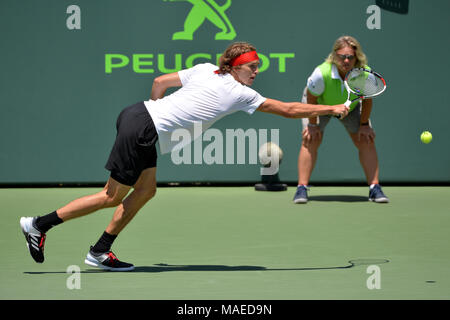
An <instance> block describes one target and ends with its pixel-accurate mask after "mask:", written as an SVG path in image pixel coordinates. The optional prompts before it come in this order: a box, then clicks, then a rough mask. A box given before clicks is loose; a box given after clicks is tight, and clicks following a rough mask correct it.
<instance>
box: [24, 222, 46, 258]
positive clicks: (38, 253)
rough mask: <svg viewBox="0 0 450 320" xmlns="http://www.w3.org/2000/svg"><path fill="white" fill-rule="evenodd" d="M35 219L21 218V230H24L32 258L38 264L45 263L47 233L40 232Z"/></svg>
mask: <svg viewBox="0 0 450 320" xmlns="http://www.w3.org/2000/svg"><path fill="white" fill-rule="evenodd" d="M35 220H36V218H33V217H22V218H20V228H21V229H22V232H23V235H24V236H25V240H26V241H27V247H28V251H30V254H31V257H33V259H34V261H36V262H37V263H42V262H44V245H45V238H46V236H45V233H42V232H40V231H39V230H38V229H37V228H36V226H35V224H34V221H35Z"/></svg>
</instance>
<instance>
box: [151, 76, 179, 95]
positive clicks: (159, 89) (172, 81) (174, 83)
mask: <svg viewBox="0 0 450 320" xmlns="http://www.w3.org/2000/svg"><path fill="white" fill-rule="evenodd" d="M181 86H182V84H181V80H180V77H179V76H178V72H174V73H169V74H165V75H162V76H159V77H157V78H155V79H154V80H153V86H152V93H151V95H150V99H152V100H157V99H161V98H162V97H164V94H165V93H166V90H167V89H168V88H171V87H181Z"/></svg>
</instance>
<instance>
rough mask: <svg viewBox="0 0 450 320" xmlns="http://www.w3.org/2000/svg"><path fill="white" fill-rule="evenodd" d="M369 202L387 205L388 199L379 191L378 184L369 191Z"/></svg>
mask: <svg viewBox="0 0 450 320" xmlns="http://www.w3.org/2000/svg"><path fill="white" fill-rule="evenodd" d="M369 201H373V202H377V203H388V202H389V198H388V197H386V196H385V195H384V193H383V190H381V186H380V185H379V184H376V185H375V186H374V187H373V188H372V189H370V191H369Z"/></svg>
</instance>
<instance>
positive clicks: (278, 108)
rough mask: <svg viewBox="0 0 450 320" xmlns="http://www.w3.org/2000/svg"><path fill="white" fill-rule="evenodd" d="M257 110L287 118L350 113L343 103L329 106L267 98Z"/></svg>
mask: <svg viewBox="0 0 450 320" xmlns="http://www.w3.org/2000/svg"><path fill="white" fill-rule="evenodd" d="M256 110H258V111H261V112H267V113H273V114H277V115H280V116H283V117H286V118H312V117H317V116H322V115H328V114H331V115H334V116H339V115H342V116H343V117H345V116H346V115H347V114H348V108H347V107H346V106H344V105H343V104H339V105H335V106H327V105H319V104H306V103H300V102H282V101H279V100H275V99H267V100H266V101H265V102H263V103H262V104H261V105H260V106H259V107H258V109H256Z"/></svg>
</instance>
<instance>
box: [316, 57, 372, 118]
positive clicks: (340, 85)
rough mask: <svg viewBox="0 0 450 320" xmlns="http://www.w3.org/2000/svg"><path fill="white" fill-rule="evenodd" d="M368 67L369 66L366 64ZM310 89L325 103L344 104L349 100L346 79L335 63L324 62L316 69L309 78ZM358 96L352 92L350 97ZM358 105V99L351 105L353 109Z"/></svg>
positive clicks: (318, 100) (320, 102)
mask: <svg viewBox="0 0 450 320" xmlns="http://www.w3.org/2000/svg"><path fill="white" fill-rule="evenodd" d="M365 67H366V68H368V67H367V66H365ZM307 86H308V91H309V92H310V93H311V94H312V95H313V96H316V97H317V102H318V103H319V104H323V105H329V106H331V105H336V104H343V103H344V102H345V101H347V95H348V92H347V90H346V89H345V85H344V80H343V79H342V78H341V76H340V75H339V71H338V68H337V67H336V65H335V64H333V63H329V62H324V63H322V64H321V65H319V66H318V67H317V68H315V69H314V71H313V73H312V74H311V76H310V77H309V78H308V84H307ZM354 98H356V95H354V94H351V95H350V99H354ZM357 105H358V100H357V101H355V102H353V103H352V104H351V105H350V111H352V110H353V109H354V108H355V107H356V106H357Z"/></svg>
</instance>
